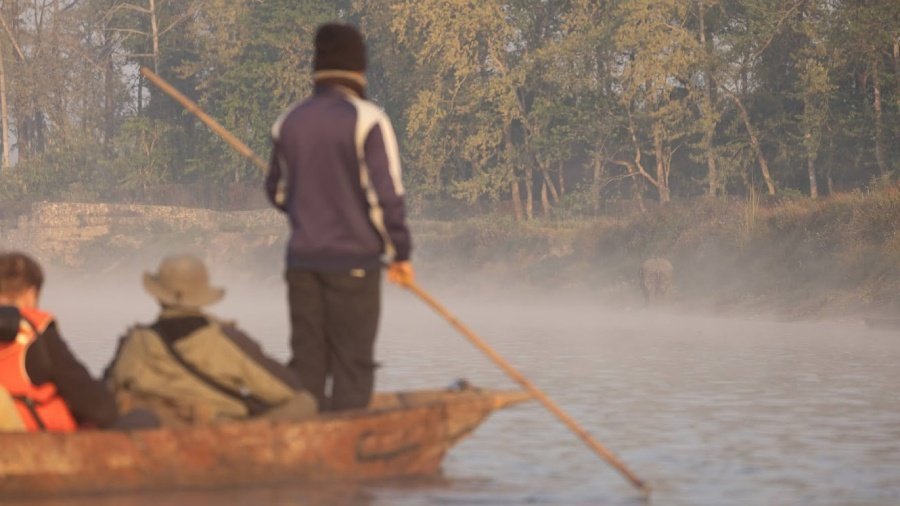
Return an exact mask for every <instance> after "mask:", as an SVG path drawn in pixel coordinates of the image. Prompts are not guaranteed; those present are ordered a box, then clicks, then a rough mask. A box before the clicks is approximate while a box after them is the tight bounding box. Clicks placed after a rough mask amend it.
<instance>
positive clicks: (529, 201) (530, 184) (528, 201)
mask: <svg viewBox="0 0 900 506" xmlns="http://www.w3.org/2000/svg"><path fill="white" fill-rule="evenodd" d="M525 216H526V217H527V218H528V220H529V221H530V220H533V219H534V169H533V168H531V167H529V168H528V169H527V170H526V171H525Z"/></svg>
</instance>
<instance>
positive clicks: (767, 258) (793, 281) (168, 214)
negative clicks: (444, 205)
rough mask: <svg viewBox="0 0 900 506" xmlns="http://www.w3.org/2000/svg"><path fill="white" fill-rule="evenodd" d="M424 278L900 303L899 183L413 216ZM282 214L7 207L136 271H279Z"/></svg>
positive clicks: (858, 304)
mask: <svg viewBox="0 0 900 506" xmlns="http://www.w3.org/2000/svg"><path fill="white" fill-rule="evenodd" d="M411 227H412V229H413V235H414V239H415V243H416V252H415V260H416V264H417V268H418V270H419V272H420V275H421V276H422V277H423V279H425V280H428V281H429V282H431V283H435V284H438V283H439V284H441V285H450V286H454V285H458V286H460V287H470V286H471V287H475V288H477V287H478V286H495V285H501V286H505V287H507V288H511V289H522V290H540V291H543V292H547V293H553V292H555V291H559V290H565V291H570V292H572V291H577V292H579V293H585V296H588V297H596V298H597V300H598V302H600V303H608V304H620V305H621V304H624V305H631V306H637V305H641V304H642V303H643V302H642V299H641V295H640V290H639V285H638V275H637V272H638V267H639V265H640V263H641V262H642V261H643V260H644V259H646V258H649V257H654V256H660V257H665V258H667V259H669V260H670V261H671V262H672V264H673V265H674V266H675V292H674V293H673V294H671V297H670V298H669V300H668V301H666V302H665V303H666V304H668V305H671V306H674V307H676V308H690V309H696V310H702V311H715V312H732V313H746V312H752V313H774V314H776V315H777V316H779V317H783V318H790V319H811V318H819V317H824V316H829V317H835V316H842V315H856V316H894V315H896V314H898V312H900V232H898V229H900V187H898V186H886V187H882V188H879V189H878V190H877V191H870V192H854V193H849V194H841V195H836V196H833V197H830V198H827V199H821V200H818V201H811V200H808V199H787V200H782V201H781V202H777V203H771V204H766V203H762V202H760V201H759V200H757V199H750V200H734V199H732V200H723V199H700V200H695V201H691V202H674V203H671V204H669V205H666V206H664V207H660V208H657V209H653V210H650V211H648V212H646V213H635V214H631V215H627V216H620V217H616V218H597V219H591V220H565V221H560V220H545V219H539V220H534V221H531V222H516V221H515V220H513V219H511V218H510V217H508V216H484V217H480V218H476V219H469V220H461V221H437V220H425V219H414V220H413V221H412V224H411ZM286 228H287V225H286V224H285V222H284V219H283V217H281V216H280V215H278V214H277V213H275V212H274V211H272V210H258V211H239V212H216V211H210V210H204V209H188V208H174V207H165V206H127V205H112V204H69V203H44V204H37V205H34V206H32V208H31V210H30V211H29V212H28V213H23V214H22V215H20V216H19V217H18V218H17V219H15V220H10V219H6V220H4V226H3V230H2V237H3V241H4V244H5V245H6V247H7V248H19V249H24V250H27V251H31V252H34V253H35V254H36V255H37V256H38V257H39V258H40V259H41V260H42V261H44V262H45V263H47V264H49V265H51V266H53V267H52V268H53V269H56V270H58V271H64V272H71V273H92V272H98V271H100V272H105V273H108V274H115V273H118V272H122V273H123V274H124V273H131V274H133V271H142V270H146V269H149V268H152V267H153V266H155V264H156V263H157V262H158V261H159V258H160V257H161V256H163V255H165V254H166V253H169V252H172V251H190V252H194V253H196V254H198V255H201V256H203V257H204V258H205V259H206V261H207V262H209V263H210V264H211V265H212V266H213V268H214V269H215V270H218V271H219V272H227V273H229V274H233V275H236V276H242V277H245V278H252V279H270V280H271V279H272V278H278V277H280V269H281V263H282V256H283V249H284V241H285V238H286Z"/></svg>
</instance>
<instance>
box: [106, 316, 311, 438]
mask: <svg viewBox="0 0 900 506" xmlns="http://www.w3.org/2000/svg"><path fill="white" fill-rule="evenodd" d="M180 316H204V317H206V318H207V319H208V324H207V325H205V326H202V327H200V328H198V329H197V330H195V331H193V332H191V333H189V334H188V335H187V336H185V337H183V338H180V339H178V340H176V341H174V343H172V346H173V348H174V349H175V351H176V352H177V353H178V354H179V355H180V356H181V357H182V359H183V360H184V361H185V362H187V363H188V364H190V365H191V366H193V367H194V368H195V369H197V370H199V371H201V372H202V373H203V374H205V375H206V376H207V377H209V378H210V379H212V380H214V381H215V383H217V384H219V385H221V386H223V387H226V388H227V389H228V390H231V391H233V392H240V393H244V394H247V395H249V396H253V397H255V398H257V399H260V400H262V401H264V402H265V403H267V404H269V405H270V406H277V405H280V404H284V403H286V402H287V401H288V400H290V399H291V398H292V397H294V396H295V395H296V394H297V391H298V390H299V389H298V388H296V386H297V385H293V386H292V385H289V384H288V383H286V382H285V381H282V379H280V378H279V377H278V376H277V375H276V374H273V373H272V372H271V371H270V370H271V369H272V365H271V364H272V363H274V361H271V360H270V363H269V364H263V363H261V362H260V361H259V360H256V359H254V358H255V357H251V356H250V355H248V353H246V350H245V349H242V347H241V346H240V345H239V344H237V343H236V342H235V340H234V339H233V338H231V336H229V335H228V332H227V331H228V330H229V327H230V330H231V331H234V330H235V329H234V327H233V326H231V325H230V324H228V323H224V322H221V321H218V320H215V319H213V318H211V317H209V316H207V315H204V314H203V313H199V312H191V311H185V310H175V309H164V310H163V312H162V313H161V315H160V320H163V319H166V318H176V317H180ZM232 333H233V332H232ZM257 350H258V347H257ZM259 353H260V354H261V351H260V352H259ZM282 367H283V366H282ZM267 368H268V369H267ZM285 371H286V368H285ZM285 371H279V372H280V375H281V376H282V377H285V374H292V373H291V372H290V371H287V373H285ZM107 381H109V382H110V383H111V386H112V387H113V388H114V389H115V390H116V391H117V393H122V392H127V393H128V394H131V395H133V396H134V397H136V398H139V399H143V400H151V401H156V402H155V404H156V405H157V406H158V405H160V404H165V405H168V406H169V407H171V408H173V409H174V410H175V411H176V412H177V413H179V416H181V417H182V418H190V419H191V420H192V421H195V422H196V421H215V420H223V419H239V418H245V417H247V416H249V415H250V414H251V413H250V412H249V410H248V408H247V405H246V404H245V403H244V402H242V401H241V400H240V399H237V398H235V397H234V396H229V395H227V394H225V393H222V392H221V391H219V390H217V389H216V388H214V387H212V386H210V385H209V384H208V383H207V382H205V381H203V380H201V379H200V378H198V377H197V376H196V375H194V374H192V373H191V372H190V371H189V370H188V369H187V368H185V367H184V366H183V365H182V364H180V363H179V362H178V360H177V359H176V358H175V357H173V355H172V353H171V352H170V351H169V349H168V347H167V345H166V342H165V341H164V340H163V338H162V337H161V336H160V335H159V334H158V333H157V332H156V331H155V330H154V329H153V328H151V327H149V326H135V327H132V328H131V329H130V330H129V331H128V333H127V335H126V336H125V337H124V338H123V340H122V342H121V343H120V345H119V351H118V354H117V356H116V358H115V360H114V362H113V363H112V364H111V365H110V368H109V369H108V370H107ZM120 398H121V397H120Z"/></svg>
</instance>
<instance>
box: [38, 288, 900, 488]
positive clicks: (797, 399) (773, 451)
mask: <svg viewBox="0 0 900 506" xmlns="http://www.w3.org/2000/svg"><path fill="white" fill-rule="evenodd" d="M62 285H63V286H60V284H58V285H57V286H54V285H53V283H52V280H51V283H50V284H49V285H48V291H47V300H46V303H47V306H48V307H50V308H52V309H53V310H54V311H56V312H57V314H58V315H59V317H60V320H61V322H62V329H63V332H64V334H65V335H66V336H67V339H68V340H69V341H70V343H71V345H72V347H73V348H74V349H75V350H76V352H77V353H78V354H79V356H81V357H82V358H83V359H85V360H86V361H87V362H88V363H89V364H90V366H91V368H92V369H93V370H94V371H95V372H99V371H100V369H101V368H102V367H103V365H104V364H105V361H106V360H107V359H108V358H109V356H110V354H111V353H112V349H113V346H114V340H115V338H116V336H118V335H119V334H121V331H122V330H124V328H125V326H126V325H127V324H128V323H130V322H132V321H134V320H142V321H149V320H152V318H153V316H154V315H153V312H154V307H153V304H152V302H151V301H150V300H149V298H147V297H146V296H145V295H144V294H143V293H142V292H141V291H140V289H139V285H138V283H137V280H135V282H134V283H129V284H128V285H127V286H125V287H123V286H122V285H112V284H110V285H108V286H107V285H95V286H94V287H92V288H88V289H83V288H82V289H79V290H77V291H76V290H75V289H74V288H73V287H71V286H66V284H62ZM238 286H241V287H242V289H243V291H242V292H241V291H240V290H238V288H237V287H238ZM425 286H427V281H426V283H425ZM229 287H230V288H231V290H230V294H229V296H228V298H227V299H226V301H225V302H224V303H222V304H220V305H219V306H217V307H216V308H215V309H216V312H217V313H218V314H220V315H221V316H223V317H228V318H235V319H237V320H238V322H239V323H240V324H241V325H242V326H243V327H244V328H245V329H247V330H249V331H250V332H251V333H252V334H253V335H255V336H257V338H258V339H260V340H261V341H263V343H264V345H265V348H266V349H267V350H268V351H269V352H270V353H273V354H275V355H277V356H279V357H282V358H286V356H287V338H286V335H287V334H286V332H287V331H286V327H287V316H286V314H287V313H286V308H285V306H284V302H283V287H282V286H281V285H280V284H274V283H273V284H268V285H266V286H256V287H253V288H252V289H251V288H249V285H246V284H244V285H229ZM238 292H240V293H238ZM435 295H436V296H438V298H439V299H441V300H443V301H444V302H445V303H446V304H447V305H448V306H449V307H450V308H452V309H453V310H454V311H455V312H457V313H458V316H460V318H461V319H462V320H463V321H465V322H466V323H467V324H469V325H470V326H471V327H472V328H473V329H475V330H476V331H477V332H479V333H480V334H481V335H482V336H483V337H484V338H485V339H486V340H487V341H489V342H490V343H491V344H492V345H494V346H495V347H496V348H497V349H498V351H500V353H501V354H503V355H504V356H505V357H506V358H507V359H508V360H509V361H510V362H512V363H513V364H516V365H517V366H518V367H519V368H520V369H521V370H522V372H523V373H525V374H526V375H527V376H528V377H530V378H531V379H532V380H534V381H535V382H536V383H537V384H538V385H540V386H542V387H543V388H544V389H545V390H546V391H547V393H548V394H550V396H551V397H553V398H554V399H556V400H557V401H558V402H559V403H560V404H561V405H562V406H563V407H564V408H565V409H567V410H568V411H569V412H570V413H571V414H572V415H573V416H574V417H575V418H576V419H577V420H579V421H580V422H581V423H582V424H583V425H584V426H585V427H586V428H588V430H590V431H591V433H592V434H594V435H595V436H596V437H597V439H599V440H600V441H601V442H603V443H604V444H606V445H607V446H608V447H609V448H611V449H612V450H613V451H615V452H616V453H618V454H619V456H620V457H622V458H623V460H625V461H626V462H627V463H628V464H629V466H630V467H631V468H632V469H633V470H634V471H635V472H636V473H637V474H638V475H639V476H641V477H642V478H644V479H646V480H648V481H649V482H650V483H651V484H652V485H653V487H654V495H653V503H654V504H663V505H669V504H674V505H681V504H684V505H732V504H733V505H742V506H743V505H772V504H817V505H818V504H822V505H845V504H858V505H882V504H883V505H891V504H900V389H898V388H897V385H898V384H900V365H898V364H900V335H898V334H892V333H890V332H878V331H870V330H867V329H865V328H864V327H863V325H862V324H860V323H856V322H844V323H829V324H797V323H775V322H769V321H762V320H758V321H757V320H753V319H718V318H701V317H693V316H685V315H675V314H664V313H652V312H648V311H644V310H640V309H634V310H627V309H625V310H608V309H605V308H603V307H600V306H599V305H597V304H595V303H592V302H591V300H590V297H589V296H587V295H584V296H579V297H575V296H574V294H572V295H569V296H565V297H561V296H554V297H543V298H541V297H540V296H535V297H524V296H511V295H510V294H505V293H501V292H490V293H489V292H483V293H475V294H472V293H465V294H463V293H456V292H447V291H435ZM110 303H111V305H112V307H109V305H110ZM378 358H379V361H380V362H382V363H383V364H384V366H383V368H382V369H381V370H380V371H379V376H378V382H379V388H381V389H386V390H387V389H412V388H421V387H434V386H443V385H447V384H449V383H450V382H451V381H452V380H453V379H455V378H457V377H466V378H467V379H469V380H470V381H472V382H473V383H475V384H476V385H481V386H491V387H509V386H511V384H510V381H509V380H507V379H506V378H505V377H504V376H503V375H502V373H501V372H499V371H498V370H497V369H496V367H495V366H493V365H492V364H491V363H490V362H489V361H488V360H487V359H485V358H483V357H482V356H481V355H480V354H479V353H478V352H477V351H476V350H475V349H474V348H473V347H472V346H471V345H469V344H468V343H467V342H466V341H465V340H464V339H463V338H462V337H460V336H459V335H457V334H455V333H454V331H453V330H452V329H450V328H449V327H448V326H447V325H446V324H445V323H443V322H442V321H441V320H439V319H438V317H436V316H435V315H433V314H432V313H431V312H430V310H428V309H427V308H426V307H425V306H424V305H422V304H421V303H420V302H418V301H416V300H413V298H412V296H411V295H410V294H406V293H401V292H399V291H398V290H396V289H393V288H392V289H389V290H388V291H387V300H386V302H385V316H384V320H383V323H382V334H381V338H380V341H379V348H378ZM29 504H38V503H29ZM40 504H48V505H49V504H52V505H54V506H56V505H59V506H74V505H81V504H90V505H91V506H96V505H106V504H116V505H122V504H124V505H140V506H145V505H147V506H150V505H153V506H156V505H158V504H185V505H187V504H191V505H194V504H285V505H294V504H362V505H369V504H371V505H403V504H410V505H417V504H434V505H456V504H485V505H494V504H510V505H513V504H515V505H518V504H553V505H557V504H564V505H581V504H585V505H587V504H592V505H593V504H610V505H633V504H634V505H636V504H643V502H642V501H641V499H640V498H638V497H637V495H636V494H635V493H634V492H633V491H632V490H631V489H630V486H629V485H628V483H627V482H626V481H625V480H623V479H622V478H621V477H620V476H619V475H618V474H617V473H616V472H615V471H613V470H612V469H611V468H609V467H608V466H607V465H606V464H605V463H604V462H603V461H601V460H600V459H599V458H598V457H596V456H595V455H593V454H592V453H591V452H590V451H589V450H587V449H586V448H585V447H584V446H583V445H582V444H581V442H580V441H579V440H578V439H577V438H576V437H575V436H573V435H571V434H570V433H569V432H568V431H567V430H566V429H565V428H564V427H563V426H562V425H561V424H559V423H558V422H557V421H556V420H555V419H554V418H553V417H552V416H551V415H549V414H547V413H546V412H545V411H544V410H543V409H542V408H541V407H540V406H539V405H537V404H528V405H524V406H520V407H517V408H513V409H510V410H508V411H503V412H499V413H497V414H495V415H494V416H493V417H492V418H491V419H490V420H488V422H487V423H485V424H484V425H483V426H482V427H481V428H479V429H478V430H477V431H476V432H475V433H474V434H473V435H472V436H471V437H470V438H469V439H467V440H465V441H464V442H463V443H461V444H460V445H459V446H457V447H456V448H455V449H453V450H452V451H451V452H450V454H449V455H448V457H447V459H446V460H445V463H444V472H443V477H440V478H436V479H431V480H417V481H400V482H390V483H377V484H366V485H360V486H355V487H347V486H341V487H325V486H322V487H318V488H317V489H316V490H309V487H305V488H303V487H291V486H289V485H286V486H279V487H261V488H258V489H248V490H239V491H234V490H216V491H194V492H180V493H171V494H167V495H158V494H154V495H133V496H128V497H121V496H116V497H109V498H90V499H84V500H78V499H72V500H59V501H53V502H41V503H40Z"/></svg>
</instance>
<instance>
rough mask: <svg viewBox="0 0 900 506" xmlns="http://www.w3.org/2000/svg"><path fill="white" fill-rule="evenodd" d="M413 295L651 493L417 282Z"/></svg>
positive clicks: (640, 486)
mask: <svg viewBox="0 0 900 506" xmlns="http://www.w3.org/2000/svg"><path fill="white" fill-rule="evenodd" d="M404 286H405V287H406V288H407V289H408V290H409V291H411V292H413V293H414V294H416V295H417V296H418V297H419V298H420V299H422V300H423V301H424V302H425V303H426V304H428V305H429V306H431V308H432V309H434V310H435V311H436V312H437V313H438V314H440V315H441V316H443V317H444V319H446V320H447V321H448V322H449V323H450V325H452V326H453V327H454V328H456V330H458V331H459V332H460V333H461V334H462V335H464V336H465V337H466V338H467V339H468V340H469V341H470V342H471V343H472V344H474V345H475V347H476V348H478V349H479V350H481V351H482V353H484V354H485V355H487V357H488V358H490V359H491V360H492V361H493V362H494V363H495V364H497V366H498V367H500V369H503V372H505V373H506V374H507V375H508V376H509V377H510V378H512V379H514V380H515V381H516V382H517V383H519V384H520V385H522V386H523V387H525V389H526V390H528V392H530V393H531V394H532V395H533V396H534V397H535V399H537V400H538V401H539V402H540V403H541V404H543V405H544V407H545V408H547V410H549V411H550V412H551V413H553V414H554V415H556V417H557V418H559V419H560V420H561V421H562V422H563V423H564V424H566V426H567V427H568V428H569V429H571V430H572V432H574V433H575V434H577V435H578V437H580V438H581V439H582V441H584V442H585V444H587V445H588V446H589V447H590V448H591V449H592V450H594V452H596V453H597V454H598V455H600V456H601V457H602V458H603V459H604V460H606V462H608V463H609V464H610V465H611V466H613V467H614V468H616V470H617V471H619V472H620V473H622V475H623V476H624V477H625V478H627V479H628V481H630V482H631V483H632V484H633V485H634V486H635V487H637V488H638V489H640V490H641V491H643V492H645V493H649V492H650V487H649V486H648V485H647V483H646V482H644V481H643V480H641V479H640V478H638V477H637V475H636V474H634V473H633V472H632V471H631V470H630V469H628V466H626V465H625V463H624V462H622V461H621V460H620V459H619V458H618V457H616V455H615V454H614V453H613V452H611V451H609V450H608V449H606V447H604V446H603V445H602V444H600V442H599V441H597V440H596V439H594V438H593V437H592V436H591V435H590V434H588V432H587V431H586V430H584V429H583V428H582V427H581V425H579V424H578V422H576V421H575V419H574V418H572V417H571V416H569V415H568V414H567V413H566V412H565V411H563V409H562V408H560V407H559V406H558V405H557V404H556V403H555V402H553V399H551V398H550V397H548V396H547V394H545V393H544V392H543V391H542V390H541V389H539V388H538V387H537V386H536V385H535V384H534V383H532V382H531V380H529V379H528V378H526V377H525V376H524V375H523V374H522V373H520V372H519V371H518V370H516V368H515V367H513V366H512V365H510V363H509V362H507V361H506V359H504V358H503V357H502V356H500V354H499V353H497V352H496V351H495V350H494V349H493V348H491V346H490V345H488V344H487V342H485V340H484V339H482V338H480V337H478V335H477V334H475V332H473V331H472V329H470V328H469V327H467V326H466V325H465V324H464V323H462V322H461V321H459V319H458V318H456V317H455V316H453V315H452V314H451V313H450V311H448V310H447V309H446V308H445V307H444V306H442V305H441V304H440V303H439V302H438V301H437V300H436V299H435V298H434V297H432V296H431V295H429V294H428V292H426V291H425V290H423V289H422V287H420V286H419V285H418V284H416V283H415V282H412V283H409V284H406V285H404Z"/></svg>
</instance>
